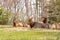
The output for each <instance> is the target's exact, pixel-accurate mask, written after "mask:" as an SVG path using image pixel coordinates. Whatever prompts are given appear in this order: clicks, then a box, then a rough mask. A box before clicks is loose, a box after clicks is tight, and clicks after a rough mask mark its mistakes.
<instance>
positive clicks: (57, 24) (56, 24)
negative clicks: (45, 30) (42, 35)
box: [50, 23, 60, 29]
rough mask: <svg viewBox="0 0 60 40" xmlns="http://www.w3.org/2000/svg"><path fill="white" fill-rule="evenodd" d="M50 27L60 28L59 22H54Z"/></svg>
mask: <svg viewBox="0 0 60 40" xmlns="http://www.w3.org/2000/svg"><path fill="white" fill-rule="evenodd" d="M50 28H51V29H60V23H54V24H52V25H50Z"/></svg>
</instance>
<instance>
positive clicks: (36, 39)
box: [0, 28, 60, 40]
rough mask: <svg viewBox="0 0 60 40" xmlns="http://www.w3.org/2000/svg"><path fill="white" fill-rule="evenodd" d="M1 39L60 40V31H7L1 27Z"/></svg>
mask: <svg viewBox="0 0 60 40" xmlns="http://www.w3.org/2000/svg"><path fill="white" fill-rule="evenodd" d="M0 29H1V30H0V40H60V32H57V31H55V32H54V31H52V32H51V31H45V30H44V31H45V32H44V31H42V30H28V31H7V30H4V28H0Z"/></svg>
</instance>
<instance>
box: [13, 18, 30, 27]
mask: <svg viewBox="0 0 60 40" xmlns="http://www.w3.org/2000/svg"><path fill="white" fill-rule="evenodd" d="M13 26H14V27H30V25H28V24H27V23H22V22H18V21H17V19H16V18H15V19H13Z"/></svg>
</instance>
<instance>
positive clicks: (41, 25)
mask: <svg viewBox="0 0 60 40" xmlns="http://www.w3.org/2000/svg"><path fill="white" fill-rule="evenodd" d="M28 22H29V25H30V27H31V28H33V27H34V28H49V27H48V24H46V23H47V18H44V19H43V21H42V22H33V21H32V18H29V19H28Z"/></svg>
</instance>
